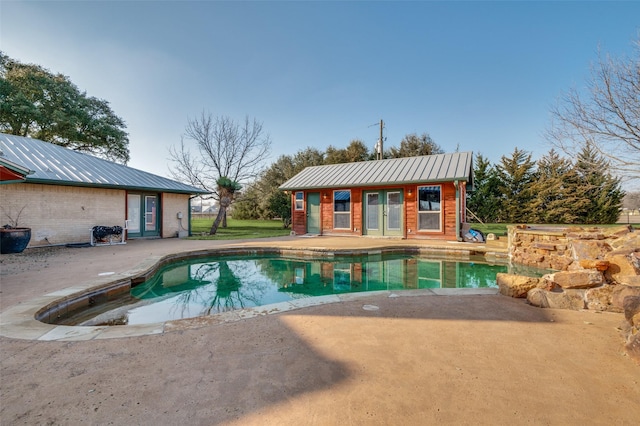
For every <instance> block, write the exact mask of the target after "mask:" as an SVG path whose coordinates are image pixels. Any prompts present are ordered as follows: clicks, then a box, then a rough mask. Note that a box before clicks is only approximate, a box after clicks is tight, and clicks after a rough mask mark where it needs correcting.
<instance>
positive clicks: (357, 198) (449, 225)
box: [291, 182, 465, 240]
mask: <svg viewBox="0 0 640 426" xmlns="http://www.w3.org/2000/svg"><path fill="white" fill-rule="evenodd" d="M429 185H434V184H431V183H430V184H429ZM435 185H440V186H441V196H442V215H441V219H442V223H441V230H440V231H437V232H428V231H418V205H417V202H416V199H417V188H418V186H419V185H399V186H398V185H394V186H376V187H366V188H363V187H354V188H341V189H350V190H351V228H350V229H334V228H333V189H322V190H320V191H318V190H313V191H312V192H320V228H321V229H320V233H321V234H322V235H354V236H361V235H362V223H363V204H362V203H363V201H362V193H363V191H375V190H392V189H400V190H402V192H403V200H404V212H403V213H404V237H405V238H415V239H439V240H442V239H444V240H457V238H458V236H457V235H456V188H455V185H454V183H453V182H444V183H441V184H435ZM409 191H411V193H409ZM294 194H295V192H294V193H293V194H292V195H291V208H292V229H293V231H294V232H295V233H296V234H304V233H306V219H307V218H306V207H307V205H306V200H307V194H306V191H305V196H304V199H305V210H303V211H296V210H295V199H294V197H295V196H294ZM460 212H461V216H460V217H461V218H464V217H465V215H464V212H465V183H464V182H462V183H461V184H460Z"/></svg>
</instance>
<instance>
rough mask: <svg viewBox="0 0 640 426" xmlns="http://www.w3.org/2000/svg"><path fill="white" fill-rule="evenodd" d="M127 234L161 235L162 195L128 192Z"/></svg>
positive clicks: (142, 235)
mask: <svg viewBox="0 0 640 426" xmlns="http://www.w3.org/2000/svg"><path fill="white" fill-rule="evenodd" d="M127 235H128V236H129V237H132V238H135V237H156V236H158V235H160V197H159V195H158V194H136V193H129V194H127Z"/></svg>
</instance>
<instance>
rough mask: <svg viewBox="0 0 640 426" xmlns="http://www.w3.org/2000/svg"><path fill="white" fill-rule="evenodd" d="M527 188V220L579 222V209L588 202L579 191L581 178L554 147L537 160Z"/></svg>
mask: <svg viewBox="0 0 640 426" xmlns="http://www.w3.org/2000/svg"><path fill="white" fill-rule="evenodd" d="M537 166H538V167H537V171H536V175H535V180H534V181H533V182H532V183H531V187H530V191H531V193H532V194H533V199H532V200H531V204H530V206H529V209H528V210H529V212H530V215H529V221H531V222H535V223H579V221H580V216H579V212H580V211H582V210H584V208H586V206H587V205H588V204H589V200H588V199H586V198H584V197H583V194H582V192H581V191H580V177H579V176H578V174H577V172H576V170H575V168H574V166H573V164H572V163H571V161H570V160H567V159H566V158H563V157H560V156H559V155H558V153H557V152H556V151H555V150H553V149H552V150H551V151H549V153H548V154H547V155H545V156H544V157H542V158H541V159H540V160H538V163H537Z"/></svg>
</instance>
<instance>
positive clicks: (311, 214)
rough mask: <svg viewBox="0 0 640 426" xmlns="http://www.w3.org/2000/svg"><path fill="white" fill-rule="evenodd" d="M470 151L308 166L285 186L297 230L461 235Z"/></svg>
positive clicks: (469, 178)
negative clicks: (289, 197)
mask: <svg viewBox="0 0 640 426" xmlns="http://www.w3.org/2000/svg"><path fill="white" fill-rule="evenodd" d="M472 164H473V155H472V153H471V152H456V153H453V154H437V155H425V156H419V157H407V158H393V159H386V160H375V161H362V162H356V163H344V164H331V165H325V166H313V167H307V168H305V169H304V170H302V171H301V172H300V173H298V174H297V175H295V176H294V177H293V178H291V179H289V180H288V181H286V182H285V183H284V184H282V185H281V186H280V189H281V190H283V191H286V192H287V193H289V194H290V195H291V210H292V211H291V216H292V219H291V220H292V230H293V232H295V234H297V235H301V234H316V235H351V236H368V237H398V238H408V239H442V240H452V241H455V240H459V239H460V234H461V228H462V224H463V223H465V222H466V193H467V189H468V188H469V187H470V186H471V185H472V184H473V166H472Z"/></svg>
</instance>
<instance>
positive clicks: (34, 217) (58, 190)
mask: <svg viewBox="0 0 640 426" xmlns="http://www.w3.org/2000/svg"><path fill="white" fill-rule="evenodd" d="M0 171H2V180H0V199H1V200H2V203H1V207H2V211H0V214H1V217H2V219H0V225H4V224H5V223H9V224H11V222H15V221H16V220H18V222H19V223H18V225H19V226H23V227H29V228H31V229H32V232H31V242H30V244H29V247H36V246H43V245H57V244H68V243H81V242H88V241H89V240H90V239H91V232H90V230H91V229H92V228H93V227H94V226H107V227H114V226H120V227H122V228H125V229H126V238H145V237H156V238H157V237H161V238H167V237H174V236H178V235H185V234H186V233H188V232H189V224H190V220H189V219H190V211H191V208H190V199H191V197H192V196H193V195H198V194H206V193H207V192H206V191H203V190H202V189H199V188H195V187H193V186H190V185H186V184H183V183H181V182H177V181H174V180H172V179H168V178H165V177H162V176H158V175H154V174H152V173H148V172H144V171H142V170H137V169H134V168H131V167H127V166H124V165H122V164H118V163H114V162H111V161H107V160H103V159H101V158H97V157H94V156H92V155H89V154H85V153H81V152H77V151H72V150H69V149H67V148H64V147H61V146H58V145H55V144H52V143H49V142H44V141H41V140H37V139H32V138H26V137H21V136H14V135H8V134H4V133H0ZM5 177H6V179H5ZM18 216H19V218H18ZM13 225H14V226H15V223H14V224H13Z"/></svg>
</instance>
